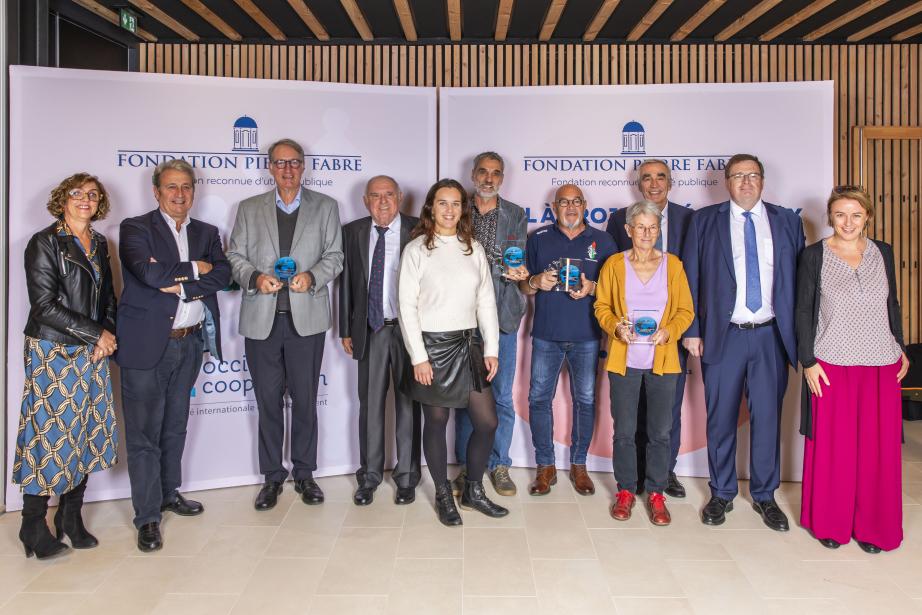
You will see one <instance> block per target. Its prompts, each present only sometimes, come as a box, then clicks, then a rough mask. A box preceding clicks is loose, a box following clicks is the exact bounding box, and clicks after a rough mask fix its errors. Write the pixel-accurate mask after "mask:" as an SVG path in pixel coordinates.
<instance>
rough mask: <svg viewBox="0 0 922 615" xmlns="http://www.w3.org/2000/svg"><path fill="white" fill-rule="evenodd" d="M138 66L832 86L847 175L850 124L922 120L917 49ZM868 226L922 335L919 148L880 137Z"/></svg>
mask: <svg viewBox="0 0 922 615" xmlns="http://www.w3.org/2000/svg"><path fill="white" fill-rule="evenodd" d="M139 58H140V62H139V65H140V70H141V72H151V73H173V74H193V75H211V76H215V75H219V76H240V77H251V78H258V79H289V80H301V81H303V80H314V81H327V82H341V83H366V84H384V85H407V86H423V85H424V86H465V87H466V86H530V85H609V84H615V85H622V84H635V83H639V84H652V83H748V82H764V81H802V80H832V81H834V82H835V91H836V95H835V110H834V126H835V135H834V152H835V155H834V172H835V178H836V182H837V183H850V182H852V181H855V178H854V177H852V169H853V167H854V164H853V160H852V156H853V144H852V139H853V134H852V131H851V127H852V126H859V125H863V126H881V125H889V126H919V125H920V121H922V95H920V88H922V79H920V74H919V71H920V65H922V45H918V44H894V45H865V44H862V45H763V44H755V45H754V44H742V45H741V44H728V45H724V44H709V45H695V44H688V43H679V44H673V45H668V44H665V45H664V44H657V45H653V44H642V45H641V44H638V45H625V44H587V45H582V44H572V43H570V44H549V43H540V44H527V45H516V44H508V45H507V44H500V43H496V44H476V45H471V44H463V43H461V44H449V45H410V46H407V45H252V44H240V45H220V44H194V43H183V44H163V43H143V44H141V45H140V50H139ZM868 157H869V158H870V160H871V163H872V167H871V168H872V169H873V171H872V172H871V173H869V175H868V181H867V184H868V185H867V188H868V190H869V192H870V193H871V195H872V197H874V200H875V204H876V206H877V213H876V214H875V217H874V221H873V226H872V229H871V231H870V232H871V233H872V234H873V236H875V237H878V238H880V239H884V240H885V241H888V242H891V243H892V244H893V245H894V249H895V252H896V258H897V261H898V262H897V265H898V266H899V268H900V271H899V276H898V278H899V280H898V281H899V284H900V291H901V292H900V294H901V297H902V301H903V309H904V321H905V322H904V325H905V326H906V331H907V340H908V341H912V342H919V341H922V316H920V312H922V272H920V269H919V266H920V259H922V222H920V215H922V204H920V199H922V194H920V193H922V169H920V165H922V145H920V143H919V141H912V142H909V141H905V140H903V141H900V140H888V141H882V140H879V141H876V142H873V143H871V144H870V145H869V148H868Z"/></svg>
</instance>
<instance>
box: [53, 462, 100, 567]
mask: <svg viewBox="0 0 922 615" xmlns="http://www.w3.org/2000/svg"><path fill="white" fill-rule="evenodd" d="M87 478H88V477H84V478H83V481H82V482H81V483H80V484H79V485H77V486H76V487H74V488H73V489H71V490H70V491H68V492H67V493H65V494H63V495H62V496H61V499H60V501H59V502H58V511H57V512H56V513H55V514H54V533H55V537H56V538H57V539H58V540H61V536H62V534H66V535H67V537H68V538H69V539H70V545H71V546H72V547H73V548H75V549H92V548H93V547H95V546H97V545H98V544H99V541H98V540H96V537H95V536H93V535H92V534H90V533H89V532H88V531H86V527H84V525H83V516H82V515H81V514H80V511H81V510H82V508H83V492H84V491H86V481H87Z"/></svg>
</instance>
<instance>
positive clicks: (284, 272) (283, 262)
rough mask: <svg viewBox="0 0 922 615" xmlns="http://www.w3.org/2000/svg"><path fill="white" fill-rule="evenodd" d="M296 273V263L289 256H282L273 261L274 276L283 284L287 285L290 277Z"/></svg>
mask: <svg viewBox="0 0 922 615" xmlns="http://www.w3.org/2000/svg"><path fill="white" fill-rule="evenodd" d="M297 274H298V263H296V262H295V259H293V258H291V257H290V256H283V257H282V258H280V259H278V260H277V261H275V277H277V278H278V279H279V281H280V282H281V283H282V285H283V286H287V285H288V282H289V281H290V280H291V278H293V277H295V276H296V275H297Z"/></svg>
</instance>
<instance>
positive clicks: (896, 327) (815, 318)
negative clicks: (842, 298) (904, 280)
mask: <svg viewBox="0 0 922 615" xmlns="http://www.w3.org/2000/svg"><path fill="white" fill-rule="evenodd" d="M871 241H873V242H874V244H875V245H876V246H877V248H878V249H879V250H880V255H881V256H882V257H883V259H884V270H885V271H886V273H887V285H888V286H889V287H890V292H889V294H888V296H887V319H888V321H889V323H890V333H892V334H893V337H894V339H896V342H897V343H898V344H899V345H900V347H901V348H902V349H903V352H905V351H906V345H905V344H904V343H903V318H902V316H901V315H900V302H899V298H898V297H897V289H896V267H895V266H894V262H893V248H891V247H890V244H888V243H884V242H883V241H878V240H876V239H872V240H871ZM823 249H824V247H823V242H822V241H817V242H816V243H814V244H811V245H810V246H808V247H807V248H806V249H805V250H804V251H803V253H802V254H801V255H800V263H799V266H798V268H797V306H796V317H795V320H796V324H797V352H798V359H799V360H800V364H801V365H803V366H804V367H805V368H806V367H813V366H814V365H816V356H815V355H814V354H813V345H814V343H815V342H816V327H817V325H818V323H819V320H820V287H821V285H822V275H821V274H822V271H823ZM810 396H811V393H810V387H808V386H807V383H806V382H804V383H803V386H802V387H801V395H800V401H801V406H800V433H801V434H802V435H804V436H807V437H808V438H812V437H813V412H812V405H811V398H810Z"/></svg>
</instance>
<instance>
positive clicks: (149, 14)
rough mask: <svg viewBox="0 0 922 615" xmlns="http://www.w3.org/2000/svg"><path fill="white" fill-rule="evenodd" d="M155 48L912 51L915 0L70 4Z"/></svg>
mask: <svg viewBox="0 0 922 615" xmlns="http://www.w3.org/2000/svg"><path fill="white" fill-rule="evenodd" d="M71 1H72V2H74V3H75V4H76V5H78V6H81V7H83V8H85V9H86V10H87V11H89V12H92V13H94V14H96V15H99V16H102V17H103V18H105V19H108V20H109V21H111V20H112V17H113V16H115V15H117V13H118V9H119V7H125V6H130V8H131V9H132V10H134V11H135V12H136V13H138V14H139V16H140V20H139V26H140V27H141V29H142V30H139V40H151V39H156V40H157V41H159V42H163V43H178V42H190V41H191V42H202V43H222V42H223V43H230V42H242V43H257V42H271V41H276V42H288V43H317V42H326V41H329V42H333V43H340V44H341V43H363V42H364V43H369V42H375V43H413V44H415V43H448V42H455V41H464V42H468V43H487V42H491V41H503V42H510V43H533V42H550V43H561V42H565V43H570V42H599V43H608V42H637V43H661V42H670V41H671V42H680V41H681V42H687V43H706V42H715V41H717V42H724V43H728V42H729V43H736V42H740V43H743V42H747V43H757V42H775V43H801V42H808V43H890V42H910V43H918V42H922V0H746V1H743V0H681V1H679V0H676V1H672V0H624V1H621V0H71Z"/></svg>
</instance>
